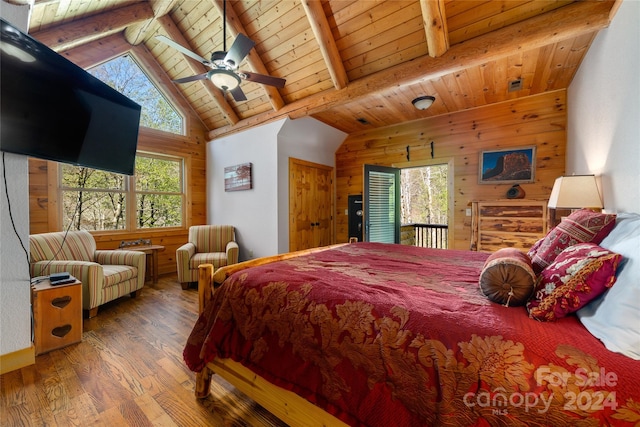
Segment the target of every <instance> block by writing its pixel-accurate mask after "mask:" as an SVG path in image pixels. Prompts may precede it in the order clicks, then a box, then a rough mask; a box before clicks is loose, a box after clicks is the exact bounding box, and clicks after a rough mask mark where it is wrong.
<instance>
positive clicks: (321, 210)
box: [289, 158, 333, 251]
mask: <svg viewBox="0 0 640 427" xmlns="http://www.w3.org/2000/svg"><path fill="white" fill-rule="evenodd" d="M332 175H333V168H331V167H330V166H326V165H321V164H318V163H312V162H307V161H305V160H299V159H293V158H290V159H289V251H297V250H301V249H309V248H315V247H318V246H325V245H329V244H331V206H332V203H331V200H332V198H331V195H332V191H331V189H332V185H333V184H332V183H333V181H332Z"/></svg>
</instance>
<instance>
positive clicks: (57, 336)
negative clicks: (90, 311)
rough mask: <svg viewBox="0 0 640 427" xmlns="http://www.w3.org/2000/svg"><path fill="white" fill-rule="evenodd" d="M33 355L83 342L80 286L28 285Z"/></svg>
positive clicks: (70, 284)
mask: <svg viewBox="0 0 640 427" xmlns="http://www.w3.org/2000/svg"><path fill="white" fill-rule="evenodd" d="M31 304H32V306H33V324H34V327H33V344H34V346H35V349H36V355H38V354H42V353H46V352H48V351H51V350H56V349H58V348H61V347H65V346H67V345H69V344H74V343H77V342H80V341H81V340H82V283H80V282H79V281H77V280H76V281H75V282H73V283H68V284H64V285H57V286H51V283H50V282H49V280H45V281H43V282H41V283H38V284H35V285H32V286H31Z"/></svg>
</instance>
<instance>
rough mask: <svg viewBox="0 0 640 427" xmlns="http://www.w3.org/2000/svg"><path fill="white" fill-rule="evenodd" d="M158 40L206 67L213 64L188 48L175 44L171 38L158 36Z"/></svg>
mask: <svg viewBox="0 0 640 427" xmlns="http://www.w3.org/2000/svg"><path fill="white" fill-rule="evenodd" d="M156 39H158V40H159V41H161V42H162V43H164V44H167V45H169V46H171V47H172V48H174V49H175V50H177V51H179V52H182V53H183V54H185V55H187V56H188V57H191V58H193V59H195V60H196V61H198V62H202V63H203V64H204V65H207V66H208V65H209V64H211V62H209V61H208V60H206V59H204V58H203V57H202V56H200V55H198V54H197V53H194V52H191V51H190V50H189V49H187V48H186V47H184V46H182V45H180V44H178V43H176V42H174V41H173V40H171V39H170V38H169V37H165V36H156Z"/></svg>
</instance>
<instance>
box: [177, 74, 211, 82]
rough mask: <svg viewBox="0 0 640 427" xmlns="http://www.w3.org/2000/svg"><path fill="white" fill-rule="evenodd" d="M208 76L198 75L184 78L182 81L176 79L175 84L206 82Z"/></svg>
mask: <svg viewBox="0 0 640 427" xmlns="http://www.w3.org/2000/svg"><path fill="white" fill-rule="evenodd" d="M207 74H208V73H204V74H198V75H197V76H189V77H183V78H181V79H176V80H174V81H173V82H174V83H189V82H195V81H197V80H206V78H207Z"/></svg>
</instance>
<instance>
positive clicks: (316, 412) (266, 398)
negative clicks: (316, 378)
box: [196, 243, 348, 427]
mask: <svg viewBox="0 0 640 427" xmlns="http://www.w3.org/2000/svg"><path fill="white" fill-rule="evenodd" d="M344 244H348V243H343V244H337V245H332V246H325V247H321V248H313V249H307V250H303V251H297V252H290V253H286V254H280V255H274V256H270V257H264V258H257V259H254V260H249V261H245V262H241V263H239V264H233V265H230V266H227V267H223V268H220V269H218V270H217V271H216V272H215V273H214V271H213V265H211V264H203V265H200V266H199V269H198V270H199V272H198V296H199V310H198V312H199V313H201V312H202V310H203V309H204V306H205V304H206V303H207V301H209V300H210V299H211V297H212V296H213V292H214V289H215V287H216V286H219V285H220V284H222V282H223V281H224V280H225V279H226V278H227V277H228V276H229V275H231V274H233V273H235V272H236V271H240V270H242V269H245V268H248V267H253V266H258V265H263V264H267V263H270V262H275V261H280V260H284V259H289V258H293V257H296V256H300V255H304V254H309V253H313V252H317V251H321V250H326V249H329V248H334V247H338V246H342V245H344ZM214 374H217V375H219V376H220V377H222V378H224V379H225V380H226V381H228V382H229V383H230V384H231V385H233V386H234V387H236V388H237V389H238V390H240V391H241V392H243V393H244V394H246V395H247V396H249V397H250V398H251V399H253V400H254V401H256V402H257V403H258V404H260V405H261V406H262V407H264V408H265V409H266V410H267V411H269V412H271V413H272V414H273V415H275V416H276V417H278V418H279V419H281V420H282V421H284V422H285V423H287V424H289V425H292V426H294V425H305V426H319V427H320V426H347V424H345V423H344V422H343V421H341V420H339V419H337V418H336V417H334V416H333V415H331V414H329V413H327V412H325V411H324V410H323V409H321V408H320V407H318V406H316V405H314V404H313V403H311V402H309V401H308V400H306V399H304V398H302V397H300V396H298V395H297V394H295V393H293V392H291V391H289V390H285V389H283V388H281V387H278V386H276V385H274V384H272V383H270V382H268V381H267V380H265V379H264V378H262V377H261V376H259V375H257V374H255V373H254V372H252V371H251V370H249V369H248V368H246V367H244V366H243V365H242V364H240V363H238V362H235V361H233V360H231V359H216V360H214V361H213V362H210V363H208V364H207V366H206V367H205V368H204V369H203V370H202V371H201V372H198V373H197V374H196V397H197V398H198V399H204V398H206V397H207V396H208V395H209V387H210V385H211V377H212V376H213V375H214Z"/></svg>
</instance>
